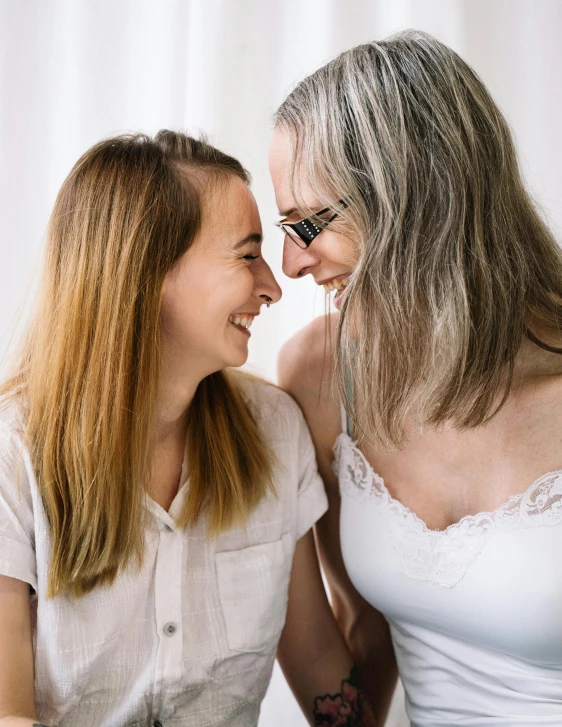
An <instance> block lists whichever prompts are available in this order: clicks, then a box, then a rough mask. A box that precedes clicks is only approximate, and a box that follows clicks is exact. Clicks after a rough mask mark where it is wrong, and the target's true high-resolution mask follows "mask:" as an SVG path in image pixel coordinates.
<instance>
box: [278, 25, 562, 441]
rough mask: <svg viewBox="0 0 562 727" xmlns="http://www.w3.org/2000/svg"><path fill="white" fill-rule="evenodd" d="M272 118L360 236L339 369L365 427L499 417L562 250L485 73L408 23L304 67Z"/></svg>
mask: <svg viewBox="0 0 562 727" xmlns="http://www.w3.org/2000/svg"><path fill="white" fill-rule="evenodd" d="M276 126H277V127H278V128H281V129H284V130H286V131H287V132H288V134H289V137H290V139H291V140H292V152H293V160H292V161H293V163H292V186H293V193H294V195H295V198H296V199H297V202H298V204H299V206H302V207H303V209H304V210H305V211H307V209H306V205H304V202H303V200H302V195H301V192H300V189H301V183H302V179H305V180H306V182H307V183H308V185H309V186H310V187H311V188H312V190H313V191H314V193H315V195H316V196H317V197H318V199H319V201H320V202H321V204H322V205H323V206H324V205H326V206H332V207H335V208H336V209H337V210H338V211H339V212H340V215H341V218H342V220H343V222H342V227H341V231H342V233H343V234H346V235H348V236H349V237H350V238H351V239H352V240H354V241H356V243H357V246H358V253H359V263H358V265H357V267H356V269H355V271H354V273H353V275H352V278H351V282H350V285H349V286H348V294H347V295H346V298H345V301H344V304H343V306H342V313H341V320H340V324H339V329H338V346H337V352H338V355H337V365H336V378H337V382H338V387H339V391H340V395H341V398H342V401H344V402H347V397H346V396H345V386H344V372H345V371H347V372H348V375H349V376H350V378H351V382H352V384H353V390H354V391H355V406H354V410H353V412H351V407H350V403H349V402H347V404H346V406H347V408H348V409H349V410H350V414H352V416H353V417H354V421H355V425H356V426H357V427H358V429H359V431H361V432H362V433H363V434H364V435H367V436H368V437H369V439H370V440H371V441H373V442H375V443H376V444H378V445H380V446H388V445H395V446H400V445H401V444H402V443H403V442H404V441H405V427H406V422H407V421H408V420H410V419H411V418H413V419H414V420H415V421H416V422H417V423H418V424H421V425H423V424H424V423H430V424H433V425H438V424H440V423H444V422H445V421H452V422H453V423H454V424H456V425H458V426H461V427H473V426H477V425H479V424H481V423H483V422H484V421H486V420H487V419H489V418H490V417H491V416H493V414H494V413H495V412H496V411H497V410H498V408H499V407H500V406H501V405H502V404H503V402H504V401H505V398H506V396H507V394H508V392H509V388H510V385H511V382H512V378H513V370H514V363H515V358H516V355H517V353H518V351H519V349H520V346H521V343H522V340H523V337H524V336H525V334H526V333H527V332H528V329H529V328H530V327H531V326H532V325H533V324H538V325H539V327H547V328H549V329H552V330H558V329H559V327H560V321H561V319H562V306H561V303H562V255H561V251H560V249H559V247H558V245H557V243H556V240H555V239H554V237H553V236H552V234H551V233H550V231H549V230H548V229H547V227H546V225H545V224H544V222H543V221H542V219H541V218H540V216H539V215H538V213H537V211H536V209H535V207H534V205H533V203H532V201H531V199H530V198H529V195H528V193H527V192H526V190H525V188H524V185H523V182H522V179H521V174H520V171H519V168H518V162H517V156H516V151H515V147H514V143H513V140H512V137H511V133H510V130H509V128H508V126H507V123H506V121H505V119H504V118H503V116H502V114H501V112H500V111H499V109H498V107H497V106H496V105H495V103H494V101H493V100H492V98H491V97H490V95H489V93H488V92H487V90H486V88H485V87H484V85H483V84H482V82H481V81H480V79H479V78H478V76H477V75H476V74H475V73H474V71H473V70H471V68H469V66H468V65H467V64H466V63H465V62H464V61H463V60H462V59H461V58H460V57H459V56H458V55H457V54H456V53H454V52H453V51H452V50H451V49H450V48H448V47H447V46H445V45H443V44H442V43H440V42H438V41H437V40H435V38H433V37H431V36H430V35H427V34H425V33H421V32H417V31H411V30H410V31H406V32H403V33H400V34H398V35H395V36H393V37H391V38H389V39H387V40H384V41H381V42H373V43H368V44H365V45H361V46H358V47H357V48H353V49H351V50H349V51H346V52H344V53H342V54H341V55H340V56H339V57H337V58H335V59H334V60H332V61H331V62H330V63H328V64H327V65H325V66H324V67H323V68H321V69H319V70H318V71H316V72H315V73H313V74H312V75H311V76H309V77H308V78H305V79H304V80H303V81H302V82H301V83H300V84H299V85H298V86H297V87H296V88H295V89H294V90H293V91H292V93H291V94H290V95H289V96H288V98H287V99H286V100H285V101H284V102H283V103H282V105H281V106H280V108H279V109H278V111H277V113H276ZM342 199H344V200H345V201H346V203H347V207H342V205H341V204H339V201H340V200H342ZM530 336H531V337H532V340H534V341H535V342H538V343H539V345H541V344H540V341H537V339H536V338H535V336H534V335H533V334H532V333H531V334H530Z"/></svg>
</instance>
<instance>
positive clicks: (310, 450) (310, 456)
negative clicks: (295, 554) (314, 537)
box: [297, 411, 328, 539]
mask: <svg viewBox="0 0 562 727" xmlns="http://www.w3.org/2000/svg"><path fill="white" fill-rule="evenodd" d="M298 451H299V462H298V466H299V489H298V501H297V539H299V538H302V536H303V535H305V534H306V533H307V532H308V531H309V530H310V528H311V527H312V526H313V525H314V523H315V522H316V521H317V520H319V519H320V518H321V517H322V515H323V514H324V513H325V512H326V510H327V509H328V498H327V497H326V491H325V489H324V483H323V482H322V478H321V477H320V475H319V474H318V467H317V464H316V454H315V452H314V445H313V444H312V438H311V436H310V432H309V431H308V427H307V425H306V422H305V421H304V417H303V416H302V414H301V413H300V411H299V450H298Z"/></svg>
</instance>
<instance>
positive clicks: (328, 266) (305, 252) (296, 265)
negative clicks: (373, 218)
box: [269, 129, 358, 307]
mask: <svg viewBox="0 0 562 727" xmlns="http://www.w3.org/2000/svg"><path fill="white" fill-rule="evenodd" d="M291 159H292V145H291V139H290V137H289V135H288V133H287V132H286V131H284V130H281V129H277V130H276V131H275V133H274V136H273V140H272V142H271V147H270V151H269V171H270V173H271V179H272V181H273V186H274V188H275V197H276V199H277V206H278V208H279V214H280V215H281V216H282V217H286V218H287V221H288V222H297V221H298V220H301V219H302V218H303V217H305V216H306V215H307V214H310V213H307V212H303V211H302V210H299V209H298V204H297V202H296V201H295V199H294V197H293V193H292V191H291ZM301 193H302V196H303V199H304V202H305V203H306V204H307V205H308V207H309V208H310V209H312V210H314V211H315V212H316V211H318V212H319V211H320V210H322V209H323V208H325V207H326V205H325V204H323V203H322V201H321V200H319V199H318V198H317V197H316V196H315V195H314V192H313V191H312V190H311V189H310V186H309V185H308V184H307V183H306V180H305V179H304V175H303V177H302V179H301ZM334 227H336V225H332V226H331V227H328V228H327V229H325V230H323V231H322V232H321V233H320V234H319V235H318V236H317V237H315V238H314V240H313V241H312V242H311V244H310V245H309V247H307V248H305V249H303V248H300V247H299V246H298V245H297V244H296V243H295V242H294V240H293V239H292V238H291V236H290V235H285V240H284V243H283V272H284V273H285V275H288V276H289V277H290V278H300V277H303V276H304V275H307V274H308V273H310V274H311V275H312V277H313V278H314V281H315V282H316V284H317V285H323V286H324V289H325V290H326V292H327V293H330V292H331V291H332V290H336V291H337V292H336V297H335V300H334V303H335V305H336V307H339V306H340V305H341V300H342V297H343V296H342V291H343V290H344V289H345V286H346V284H347V279H348V278H349V275H350V274H351V273H352V272H353V270H354V268H355V265H356V264H357V257H358V256H357V248H356V246H355V244H354V243H353V242H352V241H351V240H350V239H349V238H348V237H345V236H344V235H342V234H340V233H338V232H336V231H334Z"/></svg>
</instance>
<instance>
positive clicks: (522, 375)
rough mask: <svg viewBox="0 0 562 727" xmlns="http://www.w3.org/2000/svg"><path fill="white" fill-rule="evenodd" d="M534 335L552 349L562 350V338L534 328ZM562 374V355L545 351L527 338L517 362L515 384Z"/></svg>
mask: <svg viewBox="0 0 562 727" xmlns="http://www.w3.org/2000/svg"><path fill="white" fill-rule="evenodd" d="M532 330H533V335H534V336H535V338H537V339H539V340H540V341H542V342H543V343H545V344H547V345H548V346H550V347H552V348H558V349H562V336H560V335H553V332H552V331H546V330H541V329H538V328H537V327H536V326H535V327H533V329H532ZM561 373H562V355H561V354H559V353H554V352H553V351H548V350H545V349H544V348H541V347H540V346H538V345H537V344H536V343H533V341H532V340H530V339H529V338H527V337H526V336H525V337H524V338H523V342H522V344H521V348H520V349H519V353H518V354H517V358H516V360H515V370H514V377H513V380H514V383H518V382H524V381H526V380H529V379H534V378H536V377H542V376H557V375H560V374H561Z"/></svg>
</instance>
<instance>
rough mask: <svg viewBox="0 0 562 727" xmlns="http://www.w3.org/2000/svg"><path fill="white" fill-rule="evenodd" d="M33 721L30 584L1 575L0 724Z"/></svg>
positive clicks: (12, 726)
mask: <svg viewBox="0 0 562 727" xmlns="http://www.w3.org/2000/svg"><path fill="white" fill-rule="evenodd" d="M34 724H37V719H36V716H35V705H34V698H33V651H32V637H31V614H30V608H29V584H28V583H24V582H23V581H19V580H16V579H15V578H8V577H7V576H0V727H32V726H33V725H34Z"/></svg>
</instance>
